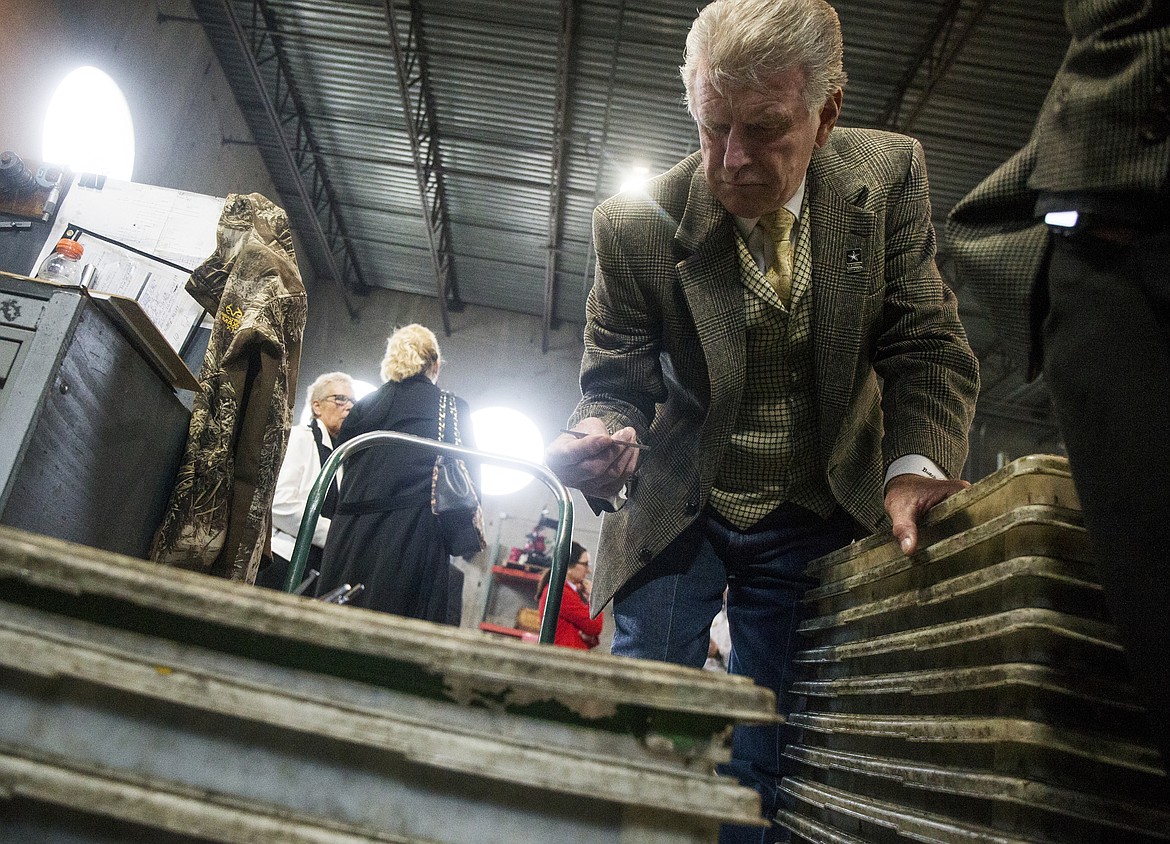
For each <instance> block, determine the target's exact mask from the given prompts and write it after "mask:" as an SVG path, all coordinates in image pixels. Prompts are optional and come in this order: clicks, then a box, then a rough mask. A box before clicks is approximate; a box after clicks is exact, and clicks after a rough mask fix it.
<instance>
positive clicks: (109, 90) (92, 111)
mask: <svg viewBox="0 0 1170 844" xmlns="http://www.w3.org/2000/svg"><path fill="white" fill-rule="evenodd" d="M41 159H42V161H43V162H44V163H46V164H56V165H59V166H63V167H68V168H69V169H70V170H72V171H73V172H74V173H96V174H99V175H103V176H108V177H109V178H111V179H119V180H121V181H125V182H128V181H130V179H131V177H132V176H133V173H134V121H133V120H132V119H131V117H130V106H129V105H128V104H127V103H126V97H125V96H123V94H122V90H121V89H120V88H119V87H118V83H116V82H115V81H114V80H113V79H111V78H110V77H109V76H108V75H107V74H106V73H104V72H102V71H100V70H98V69H97V68H96V67H90V66H88V65H87V66H85V67H79V68H77V69H76V70H74V71H73V72H71V73H70V74H69V75H68V76H66V77H65V79H64V80H62V82H61V84H60V85H58V86H57V90H56V91H54V92H53V96H52V98H51V99H50V100H49V110H48V113H47V114H46V115H45V131H44V136H43V138H42V141H41Z"/></svg>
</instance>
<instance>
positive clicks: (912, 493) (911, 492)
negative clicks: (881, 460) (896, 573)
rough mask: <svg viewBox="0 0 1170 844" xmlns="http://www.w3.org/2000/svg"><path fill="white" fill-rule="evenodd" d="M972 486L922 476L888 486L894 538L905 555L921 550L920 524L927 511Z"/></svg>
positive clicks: (893, 481) (892, 481) (901, 477)
mask: <svg viewBox="0 0 1170 844" xmlns="http://www.w3.org/2000/svg"><path fill="white" fill-rule="evenodd" d="M969 486H971V484H970V483H968V482H967V481H963V480H957V481H944V480H940V479H937V478H927V477H923V476H922V475H895V476H894V477H893V478H891V479H890V482H889V483H888V484H887V485H886V501H885V504H886V512H887V513H889V514H890V521H891V522H893V533H894V538H895V539H896V540H898V545H899V546H900V547H901V548H902V552H903V553H904V554H913V553H914V552H915V550H917V548H918V522H919V520H920V519H921V518H922V517H923V516H924V515H925V514H926V512H927V511H928V510H929V509H930V508H931V507H933V506H934V505H935V504H938V503H939V502H940V501H944V500H946V499H948V498H950V497H951V496H952V495H954V494H955V493H956V492H958V491H959V490H962V489H966V488H967V487H969Z"/></svg>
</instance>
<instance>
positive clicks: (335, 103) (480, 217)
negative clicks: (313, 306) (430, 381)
mask: <svg viewBox="0 0 1170 844" xmlns="http://www.w3.org/2000/svg"><path fill="white" fill-rule="evenodd" d="M194 5H195V8H196V11H197V13H198V14H199V17H200V19H201V20H202V21H203V24H204V28H205V30H206V32H207V34H208V36H209V38H210V40H211V41H212V43H213V45H214V46H215V49H216V51H217V53H218V55H219V57H220V61H221V63H222V65H223V67H224V70H225V72H226V74H227V77H228V79H229V81H230V83H231V84H232V86H233V89H234V91H235V94H236V97H237V99H238V101H239V103H240V105H241V107H242V109H243V111H244V113H245V114H246V115H247V116H248V117H249V120H250V121H251V124H252V128H253V130H254V133H255V136H256V139H257V142H258V143H259V144H260V145H261V147H262V149H263V151H264V152H265V156H266V159H267V160H268V163H269V167H270V170H271V171H272V175H273V178H274V180H275V181H276V183H277V185H278V188H279V189H280V190H281V192H282V198H283V200H284V202H285V204H286V207H287V208H288V210H289V213H290V216H291V217H292V219H293V222H294V225H296V226H297V228H298V231H299V232H300V234H301V239H302V241H303V242H304V243H305V244H306V245H307V248H308V249H309V252H310V255H309V258H310V260H311V261H312V262H313V264H314V267H315V269H316V270H317V272H318V275H319V276H320V277H322V278H325V279H328V278H331V277H336V278H339V279H341V280H342V281H343V283H344V284H346V286H347V287H348V288H350V289H351V290H355V291H357V290H360V289H361V288H362V287H363V286H366V285H369V286H375V287H385V288H389V289H392V290H400V291H407V292H413V293H421V294H425V295H432V296H437V295H438V290H439V289H440V288H444V289H446V291H447V295H446V296H445V297H444V298H443V300H442V301H443V302H445V304H446V305H449V306H450V307H451V309H453V310H457V309H458V307H459V304H460V302H467V303H473V304H477V305H486V306H490V307H495V308H502V309H506V310H512V311H519V312H524V313H531V314H542V313H543V314H544V317H545V323H546V332H547V331H548V330H550V329H552V328H554V327H555V326H556V325H557V324H558V323H559V322H562V321H564V322H569V323H580V322H581V320H582V318H583V311H584V298H585V295H586V293H587V290H588V287H589V284H590V280H591V275H592V255H591V250H590V246H589V240H590V212H591V210H592V208H593V206H594V205H595V204H596V203H597V202H599V201H600V200H601V199H604V198H605V197H606V196H608V195H609V194H611V193H613V192H615V191H616V190H617V187H618V185H619V183H620V180H621V177H622V174H623V173H624V171H625V170H626V169H627V168H628V167H629V166H630V165H632V164H635V163H642V164H644V165H646V166H647V167H648V168H649V169H650V171H651V172H652V173H655V172H661V171H662V170H665V169H667V168H668V167H669V166H671V165H672V164H673V163H674V162H675V161H677V160H678V159H679V158H681V157H682V156H684V155H686V154H687V153H688V152H690V151H692V150H694V149H696V148H697V146H698V143H697V137H696V134H695V130H694V127H693V125H692V123H691V121H690V118H689V117H688V115H687V113H686V110H685V108H684V107H683V105H682V99H681V97H682V85H681V82H680V80H679V77H678V71H677V66H678V64H679V62H680V61H681V58H682V49H683V44H684V41H685V36H686V31H687V29H688V27H689V24H690V21H691V20H692V18H693V16H694V12H695V7H696V3H695V2H694V0H685V2H684V0H639V2H636V3H635V2H625V0H564V2H550V0H399V2H393V0H384V2H375V1H374V0H333V1H332V2H330V3H328V4H322V3H317V2H311V0H195V3H194ZM834 5H835V6H836V8H837V10H838V12H839V14H840V17H841V21H842V28H843V30H844V35H845V45H846V53H845V63H846V70H847V72H848V73H849V77H850V81H849V85H848V87H847V89H846V96H845V108H844V112H843V115H842V121H841V122H842V124H843V125H850V126H881V127H885V128H891V129H895V130H898V131H904V132H906V133H908V134H911V135H914V136H915V137H917V138H919V140H921V141H922V143H923V145H924V147H925V149H926V153H927V164H928V167H929V170H930V179H931V186H932V198H933V204H934V214H935V220H936V226H937V227H938V228H939V230H940V232H941V228H942V221H943V219H944V218H945V215H946V212H947V211H948V210H949V209H950V208H951V206H952V205H953V204H954V203H955V202H956V201H957V200H958V199H959V198H960V197H961V196H963V195H964V194H965V193H966V192H967V191H968V190H969V189H970V188H971V187H973V186H974V185H975V183H976V182H978V181H979V180H980V179H981V178H982V177H983V176H984V175H986V174H987V173H988V172H990V170H991V169H993V167H994V166H995V165H996V164H998V163H999V162H1001V161H1002V160H1003V159H1005V158H1006V157H1007V156H1008V155H1010V154H1011V153H1012V152H1013V151H1014V150H1015V149H1016V148H1018V147H1019V146H1020V145H1021V144H1022V143H1023V141H1024V140H1025V138H1026V136H1027V133H1028V130H1029V128H1030V126H1031V123H1032V120H1033V119H1034V117H1035V114H1036V112H1037V110H1038V108H1039V105H1040V103H1041V101H1042V99H1043V96H1044V94H1045V92H1046V91H1047V88H1048V85H1049V83H1050V81H1051V79H1052V76H1053V74H1054V72H1055V70H1056V68H1057V66H1058V64H1059V62H1060V58H1061V56H1062V54H1063V52H1064V48H1065V46H1066V44H1067V34H1066V32H1065V30H1064V26H1063V22H1062V19H1061V14H1060V4H1058V3H1035V2H1032V0H880V1H879V0H837V2H835V4H834ZM391 20H393V22H394V23H395V30H396V35H397V37H395V34H392V32H391V28H390V26H389V22H390V21H391ZM563 34H564V37H562V36H563ZM398 62H401V63H402V64H403V65H404V66H405V67H406V68H407V73H406V75H405V76H403V77H400V76H399V75H398V74H397V72H396V66H397V63H398ZM400 78H401V79H405V80H406V83H405V88H406V89H407V90H406V98H405V100H404V98H403V95H402V91H401V90H400V87H399V80H400ZM266 101H267V102H266ZM276 127H279V134H278V131H277V128H276ZM412 138H413V142H414V144H415V147H413V148H412ZM414 148H417V149H418V150H419V156H418V160H419V163H418V164H416V156H415V154H414V153H413V151H412V149H414ZM558 165H559V166H558ZM294 171H295V172H296V173H297V174H299V178H294V175H293V174H294ZM420 174H421V176H420ZM298 182H299V184H300V187H298ZM420 185H421V187H420ZM558 187H559V191H558V190H557V188H558ZM423 197H425V202H424V199H423ZM550 241H552V242H550ZM944 248H945V244H944ZM550 255H551V256H553V257H555V269H556V272H555V278H554V279H553V281H552V284H551V285H550V284H549V283H548V279H547V277H546V273H547V272H548V268H549V266H550ZM443 261H447V262H448V263H446V264H444V263H443ZM960 298H961V300H962V302H963V312H964V320H965V321H966V322H967V325H968V330H969V332H970V333H971V335H972V341H973V344H975V345H976V347H977V349H979V350H980V351H981V357H984V358H985V370H986V369H988V367H991V369H992V371H988V372H987V373H986V375H990V376H991V380H990V381H989V383H992V384H997V385H1000V386H998V387H997V388H996V389H998V390H999V391H1000V394H999V396H998V397H997V396H995V395H990V396H989V399H990V400H991V401H992V402H993V403H994V402H995V401H997V400H998V401H1000V402H1001V403H1004V406H1005V407H1007V405H1016V407H1014V408H1008V410H1010V411H1012V412H1032V411H1035V410H1036V409H1037V408H1036V407H1035V405H1037V404H1038V403H1039V404H1042V403H1043V396H1042V395H1038V394H1036V393H1035V392H1034V391H1029V390H1027V389H1022V388H1020V387H1019V379H1018V377H1016V374H1015V373H1014V372H1012V371H1011V367H1010V364H1007V363H1005V362H1003V361H1000V360H998V359H997V358H996V357H995V355H994V344H995V338H994V334H993V332H992V331H991V330H990V327H989V326H987V325H986V324H985V321H984V318H983V314H982V311H981V309H980V308H979V307H978V304H977V303H975V302H972V301H969V300H968V298H967V297H966V296H965V295H964V294H963V293H962V291H960ZM444 316H446V310H445V311H444ZM573 330H574V331H575V330H576V329H575V328H574V329H573ZM546 343H547V333H546ZM997 368H998V369H997Z"/></svg>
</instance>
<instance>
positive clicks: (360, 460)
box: [319, 324, 475, 625]
mask: <svg viewBox="0 0 1170 844" xmlns="http://www.w3.org/2000/svg"><path fill="white" fill-rule="evenodd" d="M441 365H442V357H441V356H440V354H439V341H438V340H437V339H436V337H435V335H434V332H432V331H431V330H430V329H428V328H426V327H425V326H422V325H418V324H411V325H406V326H403V327H402V328H399V329H398V330H397V331H395V332H394V334H392V335H391V336H390V339H389V340H387V342H386V356H385V357H384V358H383V359H382V380H383V381H384V382H385V383H383V384H382V386H381V387H380V388H378V389H377V390H375V391H374V392H372V393H370V394H369V395H368V396H366V397H365V398H364V399H362V400H361V401H360V402H358V403H357V404H356V405H354V407H353V409H352V410H351V411H350V414H349V416H348V417H346V420H345V423H344V424H343V425H342V427H341V433H340V434H339V435H338V437H337V442H338V444H340V443H343V442H345V441H346V440H349V439H352V438H353V437H356V436H358V435H359V434H365V433H367V432H369V431H401V432H403V433H406V434H413V435H415V436H418V437H429V438H430V439H435V438H437V436H438V430H439V396H440V390H439V388H438V386H437V385H436V382H437V381H438V379H439V369H440V367H441ZM455 405H456V408H457V411H458V417H459V430H460V434H461V435H462V439H463V443H464V445H467V446H469V447H471V448H474V447H475V444H474V438H473V436H472V433H471V412H470V409H469V408H468V405H467V402H465V401H464V400H463V399H460V398H458V397H456V398H455ZM445 433H446V435H445V437H444V439H447V440H451V439H452V437H451V436H450V432H445ZM434 465H435V453H434V452H433V451H429V450H426V449H422V448H418V447H417V446H412V445H407V444H404V443H396V442H391V443H383V444H379V445H376V446H373V447H372V448H368V449H366V450H365V451H362V452H359V453H358V454H355V455H354V456H353V457H351V458H349V459H348V460H347V461H346V463H345V481H344V483H342V485H341V499H340V501H339V502H338V505H337V510H336V512H335V513H334V516H333V524H332V527H331V528H330V531H329V540H328V542H327V543H326V546H325V557H324V559H323V560H322V571H321V586H320V589H319V593H324V592H326V591H328V590H330V589H334V588H336V587H338V586H340V585H341V584H343V583H349V584H351V585H353V584H358V583H360V584H362V585H363V586H364V587H365V589H364V591H363V592H362V593H361V594H360V595H358V597H357V598H356V599H355V600H354V601H353V603H354V604H355V605H356V606H361V607H367V608H369V609H374V610H380V611H382V612H389V613H394V614H395V615H404V616H408V617H410V618H421V619H425V620H428V621H437V622H440V623H445V624H455V625H458V624H459V619H460V614H461V611H462V602H463V575H462V573H461V572H460V571H459V569H457V568H455V567H454V566H453V565H452V564H451V559H450V557H449V555H448V554H447V549H446V547H445V546H444V545H443V538H442V535H441V534H440V532H439V523H438V519H437V518H436V517H435V515H434V514H433V513H432V512H431V473H432V469H433V468H434ZM469 468H472V469H473V470H474V467H472V466H470V464H469Z"/></svg>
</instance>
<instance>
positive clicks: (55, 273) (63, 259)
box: [37, 237, 85, 285]
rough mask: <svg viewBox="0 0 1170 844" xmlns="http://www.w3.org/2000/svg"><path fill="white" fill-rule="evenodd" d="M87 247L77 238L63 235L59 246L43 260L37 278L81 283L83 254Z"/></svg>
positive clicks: (74, 283)
mask: <svg viewBox="0 0 1170 844" xmlns="http://www.w3.org/2000/svg"><path fill="white" fill-rule="evenodd" d="M83 252H85V247H84V246H82V245H81V244H80V243H78V242H77V241H76V240H70V239H69V238H67V237H63V238H61V239H60V240H58V241H57V246H56V248H55V249H54V250H53V253H52V254H51V255H49V257H47V258H45V260H44V261H42V262H41V267H40V269H38V270H37V278H41V279H44V280H45V281H51V282H54V283H55V284H73V285H77V284H80V283H81V255H82V253H83Z"/></svg>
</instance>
